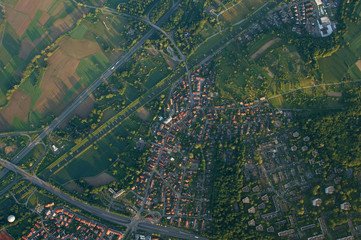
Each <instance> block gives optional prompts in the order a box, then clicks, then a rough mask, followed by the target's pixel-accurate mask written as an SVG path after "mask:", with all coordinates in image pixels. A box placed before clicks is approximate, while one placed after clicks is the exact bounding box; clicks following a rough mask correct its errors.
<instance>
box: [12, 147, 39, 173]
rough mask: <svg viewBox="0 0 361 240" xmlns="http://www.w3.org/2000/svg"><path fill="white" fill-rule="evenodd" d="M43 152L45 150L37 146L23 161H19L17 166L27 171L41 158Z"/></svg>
mask: <svg viewBox="0 0 361 240" xmlns="http://www.w3.org/2000/svg"><path fill="white" fill-rule="evenodd" d="M44 150H45V148H44V146H43V145H37V146H36V147H35V148H33V149H32V150H31V151H30V152H29V153H28V154H27V155H26V156H25V157H24V158H23V159H21V161H20V162H19V164H18V166H19V167H21V168H23V169H29V168H30V167H32V166H33V164H34V163H35V162H36V161H37V160H38V159H39V158H40V157H41V156H42V154H43V153H44Z"/></svg>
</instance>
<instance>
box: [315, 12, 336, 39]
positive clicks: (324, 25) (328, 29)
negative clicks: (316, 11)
mask: <svg viewBox="0 0 361 240" xmlns="http://www.w3.org/2000/svg"><path fill="white" fill-rule="evenodd" d="M317 24H318V28H319V29H320V34H321V37H327V36H330V35H331V33H332V32H333V29H332V25H331V24H332V23H331V21H330V19H329V18H328V17H327V16H324V17H321V18H320V19H318V20H317Z"/></svg>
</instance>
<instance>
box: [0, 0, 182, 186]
mask: <svg viewBox="0 0 361 240" xmlns="http://www.w3.org/2000/svg"><path fill="white" fill-rule="evenodd" d="M180 2H182V0H178V1H177V2H176V3H175V4H173V6H172V7H171V8H170V9H169V11H168V12H167V13H166V14H164V15H163V16H162V17H161V18H160V19H159V21H158V22H157V24H156V25H158V26H161V25H162V24H163V23H164V21H165V20H167V19H168V18H169V16H170V15H171V14H172V13H173V12H174V11H175V10H176V9H177V8H178V6H179V3H180ZM154 32H155V29H154V28H152V29H151V30H149V32H147V33H146V34H145V35H144V36H143V37H142V38H141V39H140V40H139V41H138V42H137V43H136V44H135V45H134V46H133V47H132V48H131V49H130V50H129V51H128V52H127V53H126V54H125V55H124V56H122V57H121V58H120V59H118V60H117V61H116V62H115V63H114V64H113V65H111V66H110V67H109V68H108V69H107V70H106V71H105V72H104V73H103V74H102V75H101V76H100V77H99V78H98V79H97V80H95V81H94V82H93V83H92V84H91V85H90V86H89V87H88V88H87V89H86V90H85V91H84V92H82V93H81V94H80V95H79V96H78V97H77V98H76V99H75V100H74V102H73V103H72V104H71V105H70V106H69V107H68V108H67V109H65V110H64V111H63V112H62V113H61V114H60V115H59V116H58V117H57V118H56V119H55V120H54V121H53V122H52V123H51V124H50V125H49V126H48V127H46V128H45V129H44V131H43V132H42V133H41V134H40V135H39V136H38V137H37V138H36V139H35V140H34V141H33V142H31V143H30V144H29V145H28V146H27V147H26V148H24V149H23V150H21V151H20V152H19V153H18V154H17V155H16V156H15V158H14V159H13V160H12V162H13V163H15V164H17V163H18V162H20V160H21V159H22V158H23V157H25V155H26V154H28V153H29V152H30V151H31V150H32V149H33V148H34V147H35V146H36V145H37V144H38V143H40V142H41V140H43V139H44V138H45V137H46V136H47V135H48V134H49V133H51V132H52V131H53V130H54V129H55V128H57V127H58V126H59V124H60V123H61V122H62V121H64V120H65V119H66V118H67V117H68V116H69V115H70V114H71V113H72V112H73V111H74V110H75V109H76V108H77V107H78V106H79V105H80V104H81V103H82V102H83V101H84V100H85V99H86V98H88V97H89V95H90V94H91V93H92V92H94V90H95V89H97V88H98V87H99V86H100V84H102V83H103V82H104V81H105V79H107V78H108V77H110V76H111V75H112V74H113V72H115V71H116V69H117V68H118V67H120V66H121V65H122V64H123V63H124V62H126V61H127V60H128V59H129V58H130V57H131V56H132V55H133V54H134V53H135V52H136V51H137V50H138V49H139V48H140V47H141V46H142V45H143V44H144V43H145V42H146V41H147V40H148V38H149V37H150V36H151V35H152V34H153V33H154ZM7 172H8V170H6V169H4V170H2V171H1V172H0V179H1V178H2V177H4V176H5V174H6V173H7Z"/></svg>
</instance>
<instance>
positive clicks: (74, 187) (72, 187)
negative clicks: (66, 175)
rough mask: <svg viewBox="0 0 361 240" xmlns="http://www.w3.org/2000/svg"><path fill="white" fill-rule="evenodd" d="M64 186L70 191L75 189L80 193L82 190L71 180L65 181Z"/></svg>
mask: <svg viewBox="0 0 361 240" xmlns="http://www.w3.org/2000/svg"><path fill="white" fill-rule="evenodd" d="M64 188H65V189H66V190H68V191H71V192H73V191H76V192H78V193H82V192H83V191H84V189H83V188H82V187H81V186H79V185H78V184H76V183H75V182H74V181H73V180H71V181H69V182H68V183H66V184H65V185H64Z"/></svg>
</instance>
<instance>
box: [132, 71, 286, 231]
mask: <svg viewBox="0 0 361 240" xmlns="http://www.w3.org/2000/svg"><path fill="white" fill-rule="evenodd" d="M214 81H215V79H214V74H212V72H211V71H210V70H209V69H207V67H203V68H199V69H197V70H196V72H195V73H194V74H192V75H191V76H190V78H189V79H188V78H185V79H183V80H182V81H180V83H179V84H178V86H177V87H176V88H174V89H173V91H172V92H171V94H170V97H169V100H168V102H167V107H166V111H165V117H162V118H159V119H160V120H161V121H162V122H161V123H160V124H159V125H158V126H157V127H156V128H153V129H152V131H153V136H154V142H152V146H151V147H152V153H151V155H150V157H149V159H148V161H147V164H148V167H147V168H146V170H145V171H143V173H142V174H141V175H140V176H139V177H138V178H137V179H136V184H135V185H134V186H133V187H132V189H131V191H129V192H128V193H127V194H126V196H125V198H126V199H127V202H128V203H129V204H130V206H129V207H130V208H131V209H133V210H134V211H137V210H139V209H141V208H142V209H143V210H144V211H145V212H146V215H145V217H146V218H147V219H148V220H150V221H153V222H158V221H166V222H167V224H170V225H173V226H176V227H180V228H186V229H192V230H195V231H206V230H207V229H209V228H210V227H211V220H212V216H211V213H210V211H209V209H207V203H208V201H209V200H208V199H207V198H208V194H209V193H208V190H209V182H210V172H211V168H212V160H211V159H213V158H216V157H218V156H214V152H213V151H212V149H210V148H209V147H204V148H203V150H202V151H201V149H200V148H201V145H205V144H209V145H213V144H218V142H219V141H222V140H226V139H228V140H229V139H235V138H240V137H247V136H248V135H253V134H256V133H261V132H264V133H265V132H271V130H272V129H273V128H275V127H281V126H284V125H286V124H288V123H289V122H290V118H291V116H289V115H284V113H282V112H280V111H275V110H274V109H272V108H270V107H269V104H268V102H267V100H266V99H265V98H260V99H257V100H254V101H241V102H234V103H222V104H220V101H219V99H218V91H217V90H216V88H215V87H214ZM284 116H289V118H285V117H284ZM287 119H288V120H287ZM224 158H225V161H232V159H233V152H232V151H231V150H229V151H226V152H225V153H224ZM261 189H262V187H261V186H257V187H254V191H256V192H257V193H259V192H260V191H261ZM273 195H274V194H268V195H267V194H264V196H261V197H262V199H263V200H262V202H260V203H259V204H258V205H257V206H255V207H254V208H252V206H250V210H249V211H250V212H252V211H256V209H260V210H262V211H267V210H268V209H270V208H276V209H278V208H279V207H278V206H279V203H278V200H276V199H275V198H274V197H273V198H272V196H273ZM250 197H251V196H250ZM245 201H246V200H245ZM272 204H273V205H272ZM272 206H273V207H272ZM274 211H277V210H274ZM264 215H265V216H264V217H265V218H267V213H266V212H265V214H264ZM258 225H259V224H258ZM259 227H261V226H259ZM271 229H272V228H270V229H268V230H269V231H271Z"/></svg>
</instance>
